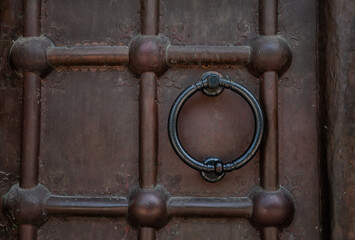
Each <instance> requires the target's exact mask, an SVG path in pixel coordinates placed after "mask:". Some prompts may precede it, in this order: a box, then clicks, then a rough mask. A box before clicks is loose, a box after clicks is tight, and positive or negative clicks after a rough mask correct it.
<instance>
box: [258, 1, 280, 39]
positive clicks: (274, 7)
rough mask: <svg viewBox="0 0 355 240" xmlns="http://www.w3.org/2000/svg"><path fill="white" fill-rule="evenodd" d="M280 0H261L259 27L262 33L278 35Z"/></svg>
mask: <svg viewBox="0 0 355 240" xmlns="http://www.w3.org/2000/svg"><path fill="white" fill-rule="evenodd" d="M277 19H278V0H259V28H260V34H261V35H276V34H277V25H278V23H277Z"/></svg>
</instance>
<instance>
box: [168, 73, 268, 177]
mask: <svg viewBox="0 0 355 240" xmlns="http://www.w3.org/2000/svg"><path fill="white" fill-rule="evenodd" d="M224 88H227V89H230V90H232V91H233V92H235V93H238V94H239V95H241V96H242V97H243V98H244V99H245V100H246V101H247V103H248V104H249V106H250V107H251V109H252V111H253V115H254V118H255V132H254V136H253V139H252V141H251V143H250V145H249V147H248V148H247V150H246V151H245V152H244V153H243V154H242V155H241V156H240V157H238V158H237V159H235V160H233V161H232V162H228V163H223V162H222V160H220V159H219V158H217V157H208V158H206V159H205V161H204V162H200V161H197V160H196V159H194V158H192V157H191V156H190V155H189V154H188V153H187V152H186V150H185V149H184V147H183V146H182V145H181V143H180V140H179V135H178V132H177V124H178V117H179V113H180V110H181V108H182V107H183V105H184V103H185V102H186V101H187V100H188V99H189V98H190V97H191V96H192V95H193V94H195V93H196V92H197V91H199V90H202V91H203V92H204V93H205V94H206V95H207V96H217V95H219V94H220V93H221V92H222V91H223V90H224ZM263 132H264V117H263V113H262V110H261V107H260V104H259V102H258V101H257V100H256V98H255V97H254V96H253V94H252V93H251V92H250V91H249V90H247V89H246V88H245V87H243V86H241V85H240V84H238V83H236V82H232V81H230V80H227V79H224V78H223V76H222V75H221V74H219V73H217V72H207V73H205V74H203V75H202V77H201V80H200V81H199V82H197V83H195V84H193V85H191V86H189V87H188V88H186V89H185V90H184V91H183V92H182V93H181V94H180V95H179V96H178V97H177V99H176V100H175V102H174V104H173V106H172V108H171V110H170V114H169V120H168V133H169V139H170V142H171V144H172V146H173V148H174V150H175V152H176V154H177V155H178V156H179V157H180V159H181V160H183V161H184V163H186V164H187V165H188V166H190V167H192V168H194V169H196V170H198V171H200V173H201V176H202V177H203V179H205V180H206V181H208V182H218V181H220V180H221V179H222V178H223V177H224V175H225V173H226V172H231V171H233V170H236V169H239V168H241V167H243V166H244V165H245V164H247V163H248V162H249V161H250V160H251V159H252V158H253V156H254V155H255V153H256V152H257V150H258V148H259V146H260V142H261V139H262V136H263Z"/></svg>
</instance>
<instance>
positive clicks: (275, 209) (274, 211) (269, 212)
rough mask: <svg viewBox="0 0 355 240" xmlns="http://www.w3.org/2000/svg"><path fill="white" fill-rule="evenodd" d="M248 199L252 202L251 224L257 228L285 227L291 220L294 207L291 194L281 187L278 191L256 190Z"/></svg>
mask: <svg viewBox="0 0 355 240" xmlns="http://www.w3.org/2000/svg"><path fill="white" fill-rule="evenodd" d="M249 197H250V198H251V199H252V200H253V214H252V216H251V218H250V221H251V223H252V224H253V225H254V226H255V227H257V228H264V227H278V228H281V227H285V226H287V225H289V224H290V223H291V221H292V219H293V216H294V212H295V206H294V202H293V199H292V196H291V194H290V193H289V192H288V191H287V190H286V189H285V188H283V187H281V188H280V189H279V190H278V191H265V190H263V189H261V188H256V189H254V190H253V191H252V193H251V194H250V195H249Z"/></svg>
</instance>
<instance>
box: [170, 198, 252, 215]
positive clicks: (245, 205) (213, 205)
mask: <svg viewBox="0 0 355 240" xmlns="http://www.w3.org/2000/svg"><path fill="white" fill-rule="evenodd" d="M252 211H253V202H252V200H251V199H249V198H247V197H241V198H232V197H231V198H222V197H173V198H171V199H170V201H169V202H168V215H169V216H174V217H241V218H249V217H250V216H251V214H252Z"/></svg>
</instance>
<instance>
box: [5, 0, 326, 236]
mask: <svg viewBox="0 0 355 240" xmlns="http://www.w3.org/2000/svg"><path fill="white" fill-rule="evenodd" d="M5 2H7V3H8V4H9V5H10V6H11V7H13V10H12V12H15V13H20V12H21V4H22V2H21V1H19V0H16V1H5ZM316 10H317V9H316V1H315V0H314V1H313V0H312V1H310V0H307V1H293V0H282V1H281V0H280V1H278V0H259V1H257V0H251V1H250V0H248V1H245V0H237V1H235V0H221V1H190V0H181V1H173V0H144V1H138V0H123V1H115V0H113V1H102V0H101V1H99V0H92V1H87V0H76V1H71V0H61V1H48V0H45V1H40V0H32V1H31V0H24V1H23V17H21V15H20V14H18V16H17V17H16V19H19V20H18V22H16V24H17V25H16V24H14V25H13V26H10V27H9V29H10V31H13V32H12V33H11V34H13V35H10V33H9V34H8V38H9V39H11V38H14V36H16V37H18V39H17V40H16V41H14V42H13V43H11V50H10V52H9V60H8V61H9V65H11V69H12V70H11V71H10V68H9V69H7V70H3V71H4V73H6V74H8V75H9V79H10V80H11V79H12V80H11V81H12V82H13V83H14V84H15V85H16V84H17V85H16V86H17V88H18V86H22V85H21V84H22V83H23V89H24V91H23V117H22V124H23V130H22V144H21V159H20V163H19V165H20V176H19V184H16V181H17V179H16V174H13V175H6V178H8V180H6V181H7V182H8V183H6V184H5V185H4V186H3V188H2V189H5V188H6V191H7V193H6V195H4V198H3V206H4V212H5V213H6V214H7V216H8V219H9V222H8V223H7V225H6V226H5V225H4V228H6V233H3V236H5V235H6V236H7V237H8V238H9V237H10V236H11V237H12V238H16V234H17V233H16V232H17V231H16V230H14V229H16V227H15V226H18V236H19V239H20V240H34V239H38V240H42V239H43V240H44V239H147V240H148V239H264V240H276V239H319V238H320V231H321V227H320V200H319V199H320V195H319V189H320V184H319V162H318V147H317V146H318V138H317V109H318V107H317V89H316V82H317V81H316V43H317V39H316V30H317V29H316ZM21 19H22V20H23V37H20V36H19V35H20V34H21V33H22V31H21V28H20V27H18V26H20V25H21V24H20V22H21ZM4 45H5V44H4ZM5 46H7V45H5ZM15 73H16V74H17V75H15ZM14 79H15V81H14ZM10 80H9V81H10ZM16 91H19V90H18V89H17V90H16ZM17 96H18V95H17V92H16V93H13V95H7V97H6V101H7V103H8V104H18V100H17V99H16V98H17ZM11 101H12V102H11ZM15 120H16V121H17V122H19V121H18V120H19V118H16V119H15ZM17 122H16V123H17ZM17 124H18V123H17ZM16 126H17V128H16ZM16 126H14V127H13V129H18V128H19V125H16ZM13 131H18V130H13ZM13 145H16V144H15V143H14V144H13ZM17 146H20V144H19V143H17ZM258 148H259V151H257V150H258ZM238 156H239V157H238ZM15 158H16V156H15ZM12 160H14V159H12ZM15 160H16V159H15ZM9 161H10V160H9ZM6 164H8V165H9V166H10V167H9V168H12V169H16V166H17V165H16V163H13V162H12V163H8V162H7V163H6ZM13 171H14V170H13ZM5 173H6V172H4V174H5ZM4 177H5V176H4ZM10 185H13V186H12V187H11V188H10ZM4 192H5V190H4ZM5 238H6V237H5ZM5 238H4V239H5Z"/></svg>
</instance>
